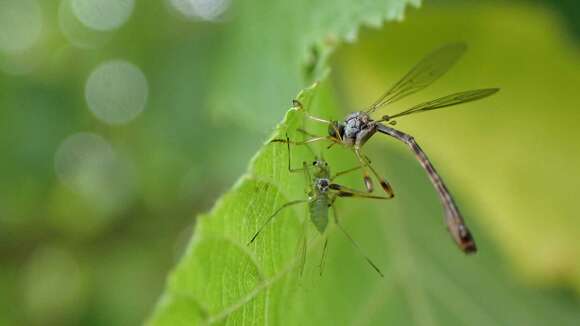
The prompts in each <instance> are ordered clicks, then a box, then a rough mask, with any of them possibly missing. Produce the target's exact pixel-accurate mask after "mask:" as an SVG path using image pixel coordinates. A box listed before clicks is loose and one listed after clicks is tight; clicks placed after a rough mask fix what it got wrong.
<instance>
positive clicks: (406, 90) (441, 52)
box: [367, 43, 467, 113]
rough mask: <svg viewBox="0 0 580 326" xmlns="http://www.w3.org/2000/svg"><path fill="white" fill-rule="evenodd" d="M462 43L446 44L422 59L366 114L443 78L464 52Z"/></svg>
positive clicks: (464, 48) (465, 47) (464, 46)
mask: <svg viewBox="0 0 580 326" xmlns="http://www.w3.org/2000/svg"><path fill="white" fill-rule="evenodd" d="M466 49H467V46H466V45H465V44H464V43H451V44H447V45H445V46H443V47H441V48H439V49H437V50H435V51H433V52H431V53H430V54H428V55H427V56H426V57H425V58H423V59H422V60H421V61H420V62H419V63H418V64H417V65H415V67H413V69H411V71H409V72H408V73H407V74H406V75H405V77H403V78H402V79H401V80H399V81H398V82H397V83H396V84H395V85H394V86H393V87H391V89H389V90H388V91H386V92H385V93H384V94H383V95H382V96H381V97H379V98H378V99H377V100H376V101H375V103H373V104H372V105H371V106H370V107H369V108H368V110H367V112H368V113H371V112H374V111H376V110H377V109H378V108H380V107H382V106H384V105H387V104H390V103H393V102H395V101H397V100H400V99H402V98H404V97H406V96H409V95H411V94H413V93H416V92H418V91H420V90H422V89H423V88H425V87H427V86H429V85H431V84H432V83H433V82H434V81H436V80H437V79H438V78H439V77H441V76H443V75H444V74H445V73H446V72H447V71H448V70H449V69H451V67H452V66H453V65H454V64H455V63H456V62H457V60H458V59H459V58H460V57H461V55H462V54H463V53H464V52H465V50H466Z"/></svg>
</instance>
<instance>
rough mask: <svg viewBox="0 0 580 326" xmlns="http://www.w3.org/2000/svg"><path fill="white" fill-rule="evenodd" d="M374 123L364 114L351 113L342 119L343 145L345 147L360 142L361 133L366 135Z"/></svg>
mask: <svg viewBox="0 0 580 326" xmlns="http://www.w3.org/2000/svg"><path fill="white" fill-rule="evenodd" d="M373 123H374V121H373V120H372V119H371V117H370V116H369V115H368V114H367V113H366V112H360V111H359V112H353V113H351V114H349V115H347V116H346V118H345V119H344V136H343V143H345V144H346V145H351V146H352V145H355V144H356V143H358V142H360V141H357V139H359V138H360V134H361V133H365V132H366V133H368V132H369V130H370V129H373V128H374V124H373Z"/></svg>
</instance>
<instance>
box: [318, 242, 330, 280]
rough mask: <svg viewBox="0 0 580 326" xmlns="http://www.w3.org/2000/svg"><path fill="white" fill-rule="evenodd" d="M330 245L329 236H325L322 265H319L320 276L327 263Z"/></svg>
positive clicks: (321, 258)
mask: <svg viewBox="0 0 580 326" xmlns="http://www.w3.org/2000/svg"><path fill="white" fill-rule="evenodd" d="M327 247H328V238H327V237H326V236H325V237H324V246H323V247H322V257H320V265H318V267H319V268H320V276H322V272H323V271H324V265H325V263H326V251H327V250H326V249H327Z"/></svg>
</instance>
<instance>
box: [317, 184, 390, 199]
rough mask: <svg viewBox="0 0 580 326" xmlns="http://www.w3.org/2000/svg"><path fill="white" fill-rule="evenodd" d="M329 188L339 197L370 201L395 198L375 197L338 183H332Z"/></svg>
mask: <svg viewBox="0 0 580 326" xmlns="http://www.w3.org/2000/svg"><path fill="white" fill-rule="evenodd" d="M328 188H330V189H331V190H333V192H335V193H336V195H337V196H338V197H359V198H370V199H391V198H393V197H384V196H375V195H371V194H369V193H366V192H364V191H359V190H355V189H351V188H347V187H345V186H341V185H339V184H336V183H331V184H330V185H329V186H328Z"/></svg>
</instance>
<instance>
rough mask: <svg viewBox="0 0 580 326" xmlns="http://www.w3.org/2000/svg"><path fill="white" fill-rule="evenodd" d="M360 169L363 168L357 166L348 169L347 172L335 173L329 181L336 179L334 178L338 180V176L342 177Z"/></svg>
mask: <svg viewBox="0 0 580 326" xmlns="http://www.w3.org/2000/svg"><path fill="white" fill-rule="evenodd" d="M362 168H364V167H363V166H362V165H359V166H355V167H352V168H350V169H348V170H344V171H340V172H337V173H336V174H334V175H333V176H332V177H331V178H330V181H333V180H334V179H336V178H338V177H340V176H343V175H345V174H348V173H351V172H354V171H357V170H360V169H362Z"/></svg>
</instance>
